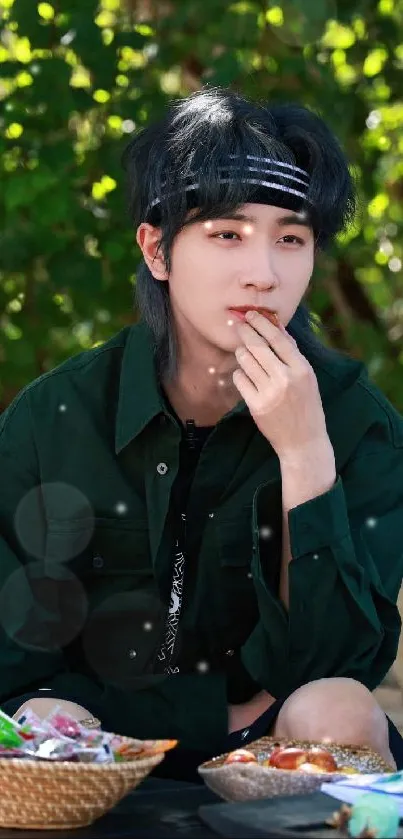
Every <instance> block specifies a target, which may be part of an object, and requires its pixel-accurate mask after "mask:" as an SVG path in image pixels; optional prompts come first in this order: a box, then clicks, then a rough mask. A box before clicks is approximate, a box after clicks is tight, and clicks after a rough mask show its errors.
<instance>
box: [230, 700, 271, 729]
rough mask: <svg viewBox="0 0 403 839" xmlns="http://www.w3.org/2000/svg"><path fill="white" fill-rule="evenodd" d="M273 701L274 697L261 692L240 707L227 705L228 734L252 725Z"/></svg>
mask: <svg viewBox="0 0 403 839" xmlns="http://www.w3.org/2000/svg"><path fill="white" fill-rule="evenodd" d="M275 701H276V700H275V698H274V696H271V694H270V693H267V691H265V690H262V691H261V692H260V693H257V694H256V696H253V697H252V699H249V701H248V702H244V703H243V704H242V705H228V733H229V734H232V733H233V732H234V731H240V729H241V728H247V727H248V726H249V725H252V723H254V722H255V720H257V718H258V717H260V716H261V714H264V712H265V711H267V710H268V708H270V706H271V705H273V702H275Z"/></svg>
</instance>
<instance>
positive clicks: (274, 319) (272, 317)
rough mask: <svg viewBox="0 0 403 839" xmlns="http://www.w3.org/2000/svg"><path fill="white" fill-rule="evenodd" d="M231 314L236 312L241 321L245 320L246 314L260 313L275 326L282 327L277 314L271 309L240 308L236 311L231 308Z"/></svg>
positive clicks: (258, 307) (257, 307)
mask: <svg viewBox="0 0 403 839" xmlns="http://www.w3.org/2000/svg"><path fill="white" fill-rule="evenodd" d="M230 312H234V314H235V315H237V317H238V318H239V319H240V320H245V314H246V312H259V314H260V315H263V317H264V318H266V319H267V320H269V321H270V322H271V323H272V324H273V326H277V327H279V325H280V320H279V317H278V314H277V312H272V311H271V310H270V309H265V308H264V307H262V306H240V307H237V308H236V309H233V308H231V309H230Z"/></svg>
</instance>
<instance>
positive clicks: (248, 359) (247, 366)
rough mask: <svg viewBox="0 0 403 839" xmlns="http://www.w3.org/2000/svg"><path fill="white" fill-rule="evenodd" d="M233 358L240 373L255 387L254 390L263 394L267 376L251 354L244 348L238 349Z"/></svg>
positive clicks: (267, 379)
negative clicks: (239, 368) (238, 366)
mask: <svg viewBox="0 0 403 839" xmlns="http://www.w3.org/2000/svg"><path fill="white" fill-rule="evenodd" d="M235 356H236V359H237V362H238V364H239V365H240V367H241V369H242V371H243V372H244V373H245V374H246V375H247V376H248V378H249V379H250V381H251V382H252V383H253V384H254V385H255V388H256V389H257V390H258V391H260V392H263V390H264V388H265V387H267V384H268V381H269V376H268V374H267V372H266V370H264V369H263V367H262V366H261V365H260V364H259V362H258V361H257V360H256V358H255V357H254V356H253V355H252V353H251V352H249V350H247V349H245V347H238V349H237V350H236V351H235Z"/></svg>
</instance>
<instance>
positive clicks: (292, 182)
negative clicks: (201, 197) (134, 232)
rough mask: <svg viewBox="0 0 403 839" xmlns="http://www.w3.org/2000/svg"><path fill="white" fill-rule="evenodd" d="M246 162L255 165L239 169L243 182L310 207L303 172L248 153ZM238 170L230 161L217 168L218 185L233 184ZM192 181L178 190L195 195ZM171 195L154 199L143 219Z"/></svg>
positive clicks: (196, 185)
mask: <svg viewBox="0 0 403 839" xmlns="http://www.w3.org/2000/svg"><path fill="white" fill-rule="evenodd" d="M228 159H229V160H230V161H233V160H236V159H237V155H234V154H231V155H229V158H228ZM246 159H247V160H250V161H253V162H254V163H255V164H257V165H253V166H252V165H250V166H246V167H244V168H243V172H242V182H243V183H245V184H251V185H252V186H257V187H261V188H262V190H263V191H265V190H272V191H274V192H280V193H283V200H285V201H286V200H287V195H289V196H290V199H291V200H292V199H294V201H295V199H297V198H300V199H302V200H304V201H307V202H308V203H309V204H312V201H310V199H309V198H308V197H307V196H308V190H309V182H310V176H309V174H308V172H306V171H305V169H301V168H300V167H299V166H294V165H293V164H292V163H283V162H282V161H280V160H273V159H272V158H269V157H256V156H254V155H250V154H248V155H247V156H246ZM238 170H239V166H238V165H237V164H236V163H232V162H230V163H228V164H227V165H223V166H221V167H220V177H219V183H220V184H228V183H233V182H234V181H235V180H237V178H236V172H237V171H238ZM259 176H260V177H259ZM192 178H197V176H196V175H195V174H193V173H191V174H190V175H188V176H187V178H186V180H187V181H189V180H190V183H187V184H186V185H184V186H183V187H182V189H183V191H184V192H191V191H193V192H197V190H198V189H199V187H200V182H199V181H198V180H197V179H196V180H193V181H192ZM173 194H177V191H176V190H175V191H174V192H170V193H167V194H166V195H163V196H162V198H154V199H153V201H151V202H150V204H149V205H148V208H147V212H146V217H147V216H148V214H149V213H150V212H151V211H152V210H153V209H154V208H155V207H156V206H157V205H158V204H161V200H163V199H164V198H168V197H170V196H171V195H173ZM268 197H269V196H266V199H265V203H270V202H269V200H267V199H268ZM262 200H263V194H262ZM259 203H260V202H259Z"/></svg>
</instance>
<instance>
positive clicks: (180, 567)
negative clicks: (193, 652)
mask: <svg viewBox="0 0 403 839" xmlns="http://www.w3.org/2000/svg"><path fill="white" fill-rule="evenodd" d="M184 573H185V557H184V554H183V551H181V550H180V548H179V542H178V540H176V546H175V557H174V568H173V577H172V588H171V602H170V606H169V610H168V615H167V620H166V624H165V639H164V642H163V644H162V646H161V649H160V652H159V653H158V661H165V662H166V664H165V667H164V673H166V674H167V675H170V674H172V673H179V667H172V666H171V665H170V661H171V660H172V656H173V652H174V647H175V641H176V636H177V634H178V626H179V618H180V614H181V608H182V593H183V579H184Z"/></svg>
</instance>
